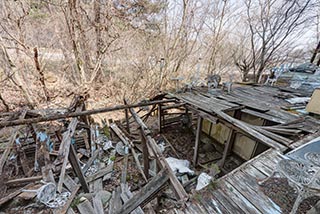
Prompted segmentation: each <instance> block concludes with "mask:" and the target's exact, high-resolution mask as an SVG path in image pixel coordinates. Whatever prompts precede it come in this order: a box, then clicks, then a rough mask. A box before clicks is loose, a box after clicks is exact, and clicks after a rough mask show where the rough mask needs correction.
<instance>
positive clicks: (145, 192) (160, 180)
mask: <svg viewBox="0 0 320 214" xmlns="http://www.w3.org/2000/svg"><path fill="white" fill-rule="evenodd" d="M168 179H169V176H168V175H167V173H166V171H165V170H162V171H160V172H159V173H158V174H157V175H156V176H155V177H154V178H153V179H152V180H151V181H150V182H149V183H148V184H147V185H145V186H144V187H143V188H142V189H141V190H140V192H139V193H137V194H136V195H134V196H133V197H132V198H130V199H129V200H128V201H127V202H125V203H124V205H123V206H122V207H121V209H119V210H117V211H116V212H115V213H116V214H128V213H130V212H132V211H133V210H135V209H136V208H137V207H139V206H140V204H143V202H144V201H146V200H147V199H148V198H149V197H150V196H152V195H154V194H155V193H156V192H158V191H159V189H160V188H161V186H163V185H164V184H165V183H166V182H167V181H168Z"/></svg>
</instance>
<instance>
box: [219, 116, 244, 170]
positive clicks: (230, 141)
mask: <svg viewBox="0 0 320 214" xmlns="http://www.w3.org/2000/svg"><path fill="white" fill-rule="evenodd" d="M234 118H236V119H238V120H240V119H241V111H239V110H236V111H235V115H234ZM230 129H231V133H230V135H229V137H228V140H227V142H226V143H225V145H224V150H223V155H222V159H221V161H220V167H221V168H223V166H224V163H225V162H226V159H227V156H228V154H229V153H230V151H231V148H232V146H233V144H234V140H235V138H236V131H235V130H234V129H232V128H230Z"/></svg>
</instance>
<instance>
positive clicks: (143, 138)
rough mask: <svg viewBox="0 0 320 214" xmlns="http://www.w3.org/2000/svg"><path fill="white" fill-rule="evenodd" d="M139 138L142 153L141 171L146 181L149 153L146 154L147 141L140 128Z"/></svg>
mask: <svg viewBox="0 0 320 214" xmlns="http://www.w3.org/2000/svg"><path fill="white" fill-rule="evenodd" d="M140 138H141V142H142V153H143V171H144V174H145V176H146V177H147V179H148V178H149V177H150V176H149V167H150V163H149V152H148V147H147V141H146V137H145V136H144V133H143V131H142V129H141V128H140Z"/></svg>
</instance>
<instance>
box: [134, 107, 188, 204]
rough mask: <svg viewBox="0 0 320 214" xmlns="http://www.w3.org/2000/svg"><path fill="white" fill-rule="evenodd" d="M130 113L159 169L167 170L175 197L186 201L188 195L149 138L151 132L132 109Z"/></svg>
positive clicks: (155, 144)
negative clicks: (150, 149)
mask: <svg viewBox="0 0 320 214" xmlns="http://www.w3.org/2000/svg"><path fill="white" fill-rule="evenodd" d="M130 113H131V115H132V116H133V118H134V119H135V121H136V122H137V123H138V125H139V126H140V128H141V131H142V134H143V137H144V138H145V139H146V143H147V144H148V145H149V146H150V147H151V148H152V151H153V153H154V155H155V157H156V159H157V162H158V163H159V165H160V167H161V168H162V169H165V170H167V173H168V176H169V179H170V183H171V184H172V186H173V189H174V191H175V193H176V196H177V198H178V200H181V201H182V202H185V201H187V200H188V198H189V197H188V194H187V193H186V191H185V190H184V188H183V186H182V185H181V183H180V182H179V180H178V179H177V177H176V176H175V174H174V172H173V171H172V170H171V168H170V166H169V164H168V162H167V161H166V159H165V157H164V156H163V154H162V152H161V150H160V148H159V146H158V145H157V143H156V141H155V140H154V139H153V138H152V137H151V136H150V135H151V132H150V130H149V129H148V127H147V126H146V125H145V124H144V122H143V121H142V120H141V118H140V117H139V116H138V114H137V113H136V112H135V111H134V109H132V108H130Z"/></svg>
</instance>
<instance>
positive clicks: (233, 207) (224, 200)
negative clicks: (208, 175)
mask: <svg viewBox="0 0 320 214" xmlns="http://www.w3.org/2000/svg"><path fill="white" fill-rule="evenodd" d="M208 191H210V193H211V194H212V195H213V197H214V198H215V199H216V200H217V201H218V202H219V203H220V204H222V205H223V206H224V207H225V208H226V209H227V210H228V212H229V213H231V214H232V213H238V214H245V212H244V211H243V210H241V209H240V207H238V205H237V204H236V203H234V201H233V200H232V199H230V198H229V197H228V196H226V195H225V193H224V192H223V191H222V190H220V189H219V187H217V188H216V189H214V190H208Z"/></svg>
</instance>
